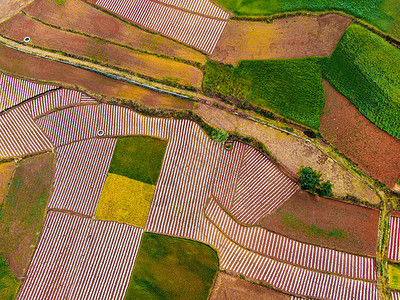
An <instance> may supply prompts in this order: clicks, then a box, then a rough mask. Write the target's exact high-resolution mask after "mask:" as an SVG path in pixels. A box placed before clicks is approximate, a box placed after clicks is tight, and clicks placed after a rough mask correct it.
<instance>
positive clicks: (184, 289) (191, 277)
mask: <svg viewBox="0 0 400 300" xmlns="http://www.w3.org/2000/svg"><path fill="white" fill-rule="evenodd" d="M217 271H218V256H217V253H216V252H215V251H214V250H213V249H211V248H210V247H209V246H207V245H204V244H201V243H197V242H193V241H189V240H185V239H180V238H174V237H168V236H163V235H157V234H152V233H144V234H143V240H142V244H141V246H140V249H139V253H138V256H137V261H136V264H135V267H134V268H133V272H132V276H131V280H130V283H129V287H128V290H127V293H126V296H125V299H126V300H128V299H136V298H137V297H139V298H143V299H165V298H169V299H171V298H176V299H189V298H191V299H206V298H207V296H208V294H209V292H210V290H211V288H212V285H213V282H214V279H215V276H216V274H217Z"/></svg>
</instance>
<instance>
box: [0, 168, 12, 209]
mask: <svg viewBox="0 0 400 300" xmlns="http://www.w3.org/2000/svg"><path fill="white" fill-rule="evenodd" d="M14 169H15V164H14V162H7V163H3V164H0V205H1V204H2V203H3V201H4V197H5V196H6V194H7V189H8V183H9V182H10V179H11V176H12V174H13V172H14Z"/></svg>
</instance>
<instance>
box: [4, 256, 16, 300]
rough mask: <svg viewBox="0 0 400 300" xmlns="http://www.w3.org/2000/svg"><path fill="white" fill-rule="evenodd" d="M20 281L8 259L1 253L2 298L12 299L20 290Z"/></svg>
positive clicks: (5, 299)
mask: <svg viewBox="0 0 400 300" xmlns="http://www.w3.org/2000/svg"><path fill="white" fill-rule="evenodd" d="M18 286H19V284H18V282H17V280H16V279H15V277H14V275H13V274H12V272H11V270H10V267H9V265H8V262H7V260H6V259H5V258H4V256H3V255H2V254H1V253H0V298H1V299H4V300H12V299H14V298H15V295H16V294H17V290H18Z"/></svg>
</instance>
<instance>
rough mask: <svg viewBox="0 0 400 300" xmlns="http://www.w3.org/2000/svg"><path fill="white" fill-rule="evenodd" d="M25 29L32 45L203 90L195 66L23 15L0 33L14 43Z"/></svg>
mask: <svg viewBox="0 0 400 300" xmlns="http://www.w3.org/2000/svg"><path fill="white" fill-rule="evenodd" d="M25 28H30V30H32V32H31V33H30V38H31V42H30V44H33V45H36V46H39V47H43V48H46V49H52V50H57V51H62V52H64V53H68V54H72V55H77V56H79V57H84V58H86V59H90V60H95V61H98V62H100V63H103V64H107V65H111V66H114V67H119V68H123V69H127V70H129V71H131V72H134V73H138V74H141V75H144V76H148V77H151V78H154V79H157V80H163V79H165V78H170V80H171V81H176V82H177V83H179V84H182V85H185V86H193V87H200V85H201V81H202V78H203V74H202V72H201V70H199V69H198V68H196V67H194V66H192V65H188V64H184V63H182V62H178V61H175V60H172V59H167V58H163V57H158V56H155V55H150V54H147V53H141V52H137V51H132V50H130V49H127V48H124V47H120V46H117V45H113V44H110V43H107V42H105V41H101V40H98V39H94V38H92V37H87V36H83V35H79V34H76V33H71V32H66V31H63V30H59V29H56V28H53V27H50V26H46V25H44V24H42V23H40V22H38V21H35V20H32V19H30V18H29V17H27V16H26V15H23V14H18V15H16V16H15V17H13V18H12V19H10V20H8V21H6V22H4V23H1V24H0V34H1V35H3V36H7V37H9V38H11V39H13V40H17V41H23V39H24V37H25V36H26V31H25V30H24V29H25Z"/></svg>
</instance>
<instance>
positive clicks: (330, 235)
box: [259, 191, 379, 256]
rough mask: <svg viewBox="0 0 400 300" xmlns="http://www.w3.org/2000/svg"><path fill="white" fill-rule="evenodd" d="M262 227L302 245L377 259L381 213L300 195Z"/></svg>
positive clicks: (262, 223)
mask: <svg viewBox="0 0 400 300" xmlns="http://www.w3.org/2000/svg"><path fill="white" fill-rule="evenodd" d="M259 225H261V226H263V227H265V228H267V229H269V230H272V231H275V232H278V233H280V234H283V235H285V236H288V237H290V238H293V239H296V240H299V241H302V242H306V243H312V244H317V245H321V246H324V247H329V248H335V249H338V250H342V251H347V252H352V253H358V254H365V255H371V256H375V255H376V249H377V240H378V225H379V210H376V209H372V208H367V207H361V206H357V205H353V204H348V203H343V202H340V201H335V200H331V199H323V198H320V197H318V196H314V195H311V194H310V193H307V192H304V191H298V192H297V193H296V194H295V195H293V196H292V197H291V198H290V199H289V201H287V202H286V203H285V204H284V205H283V206H282V207H281V208H280V209H278V210H277V211H276V212H275V213H273V214H272V215H269V216H267V217H265V218H264V219H262V220H260V222H259Z"/></svg>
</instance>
